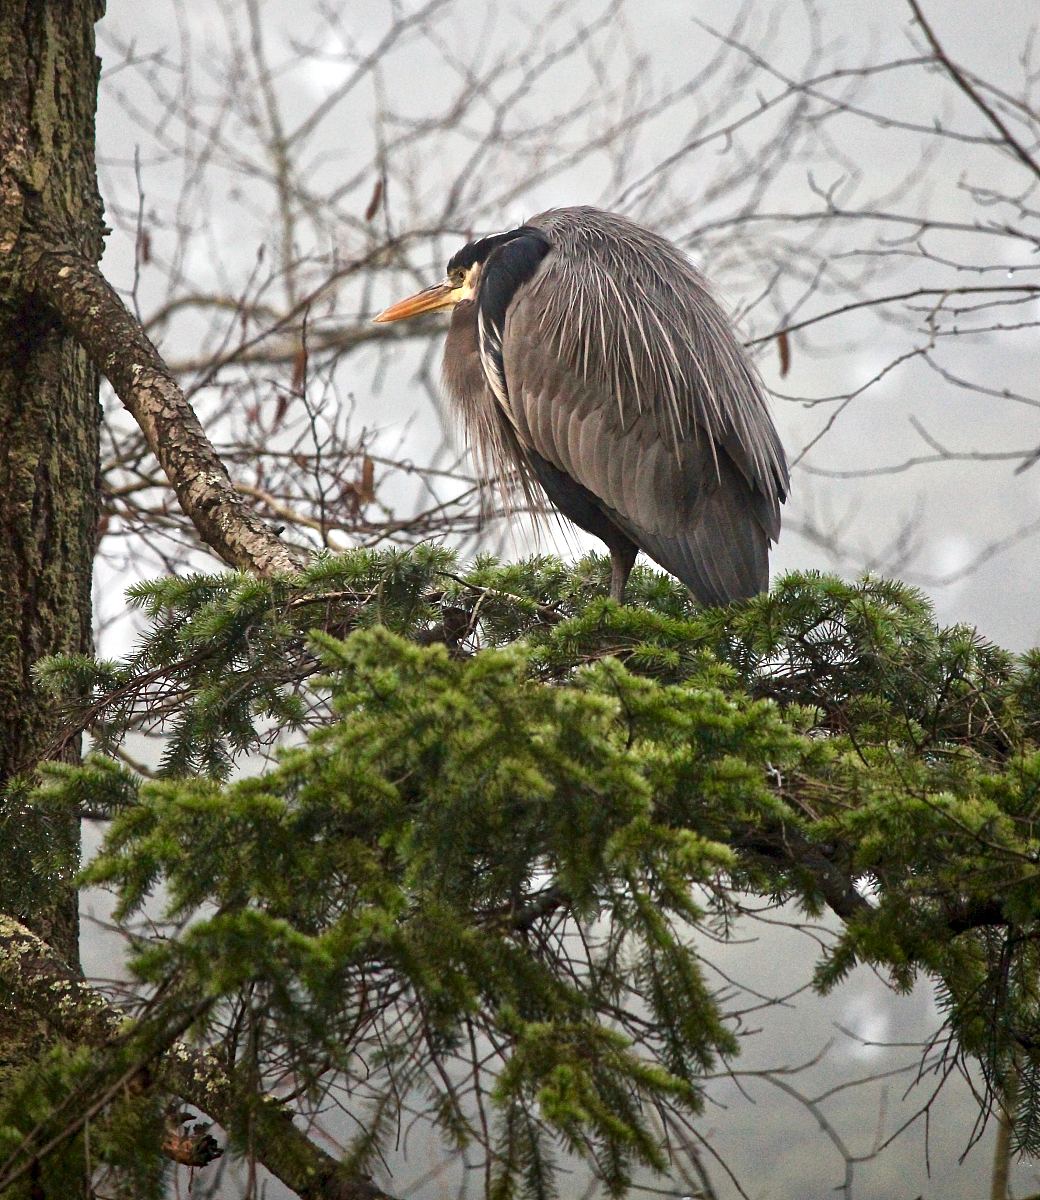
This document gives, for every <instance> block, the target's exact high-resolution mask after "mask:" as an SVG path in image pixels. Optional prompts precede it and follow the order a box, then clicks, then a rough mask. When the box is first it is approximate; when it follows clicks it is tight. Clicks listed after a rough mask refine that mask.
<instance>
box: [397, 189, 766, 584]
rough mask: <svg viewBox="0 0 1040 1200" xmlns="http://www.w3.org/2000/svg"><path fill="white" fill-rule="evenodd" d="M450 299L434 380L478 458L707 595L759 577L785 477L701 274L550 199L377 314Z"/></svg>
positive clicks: (625, 230) (589, 213)
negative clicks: (438, 375)
mask: <svg viewBox="0 0 1040 1200" xmlns="http://www.w3.org/2000/svg"><path fill="white" fill-rule="evenodd" d="M443 308H451V309H453V310H454V311H453V313H452V318H451V327H450V329H449V332H448V340H447V345H446V347H445V352H444V379H445V383H446V386H447V389H448V391H449V393H450V394H451V395H452V397H453V398H454V400H455V401H456V402H457V404H458V405H459V407H460V409H461V411H462V415H463V417H464V419H465V423H466V425H467V428H468V433H469V436H470V439H471V441H472V443H473V444H474V448H475V450H476V452H477V457H478V460H479V463H480V465H481V468H482V470H483V471H484V472H486V473H487V474H489V475H497V476H498V477H499V478H500V479H505V478H508V477H513V478H515V477H517V476H518V477H519V479H520V481H521V484H522V485H523V486H524V488H525V490H526V491H527V493H528V495H530V494H531V485H532V481H537V483H538V484H540V485H541V487H542V488H543V489H544V491H545V494H546V495H547V496H548V497H549V499H550V500H551V501H552V503H553V504H554V505H555V506H556V507H557V508H558V509H559V510H560V512H561V513H563V515H564V516H566V517H568V518H570V520H572V521H573V522H574V523H575V524H576V525H580V526H581V528H582V529H585V530H587V531H588V532H589V533H592V534H595V535H596V536H597V537H599V538H601V539H602V540H603V541H604V542H605V543H606V544H607V546H608V548H609V550H610V556H611V562H612V571H611V583H610V592H611V595H612V596H613V597H614V598H615V599H616V600H619V601H620V600H621V599H622V598H623V596H624V591H625V584H626V582H627V580H628V576H629V573H630V572H631V570H632V564H633V563H634V562H635V557H636V552H637V550H643V551H645V552H646V553H647V554H648V555H649V556H650V558H652V559H654V560H655V561H656V562H658V563H660V565H661V566H662V567H664V568H665V569H666V570H667V571H670V572H671V573H672V574H673V575H675V576H677V577H678V578H679V579H681V580H682V582H683V583H684V584H686V586H687V587H688V588H690V590H691V591H692V592H693V594H694V596H696V598H697V599H698V600H700V601H701V602H702V603H705V604H726V603H729V602H730V601H732V600H738V599H742V598H744V597H747V596H753V595H755V594H756V593H758V592H761V591H764V590H765V589H766V588H767V587H768V585H769V562H768V554H769V544H770V542H771V541H775V540H776V537H777V535H778V533H779V531H780V504H781V503H782V501H783V500H785V499H786V497H787V487H788V475H787V464H786V461H785V459H784V452H783V447H782V446H781V445H780V441H779V438H778V437H777V435H776V430H775V428H774V427H773V422H772V420H771V419H770V416H769V411H768V409H767V407H766V404H765V400H764V399H763V396H762V390H761V386H760V384H759V381H758V377H757V375H756V373H755V370H754V368H753V367H752V365H751V363H750V362H749V360H748V358H747V356H746V355H745V353H744V351H743V349H742V348H741V346H740V343H739V342H738V341H737V339H736V337H735V336H734V333H733V330H732V328H731V327H730V324H729V322H728V321H727V319H726V317H725V316H724V314H723V312H722V310H721V308H720V307H719V306H718V304H717V303H716V302H715V300H714V299H713V298H712V296H711V293H710V292H709V291H708V288H707V286H706V284H705V282H704V279H703V278H702V277H701V276H700V275H699V274H698V272H697V271H696V270H695V269H694V268H693V267H692V266H691V265H690V263H689V262H687V260H686V259H685V257H684V256H683V255H682V254H681V253H680V252H679V251H678V250H677V249H676V248H675V247H674V246H673V245H672V244H671V243H670V242H668V241H666V240H665V239H664V238H661V237H658V236H657V235H656V234H654V233H651V232H650V231H649V230H647V229H643V228H642V227H641V226H639V225H636V224H634V223H633V222H631V221H629V220H626V219H625V218H624V217H620V216H617V215H615V214H613V213H607V212H601V211H600V210H598V209H595V208H558V209H552V210H550V211H549V212H544V213H541V214H540V215H539V216H537V217H532V218H531V220H530V221H528V222H527V223H526V224H525V225H521V226H520V227H519V228H518V229H512V230H510V231H509V232H508V233H500V234H495V235H494V236H492V237H486V238H481V239H480V240H479V241H475V242H470V243H469V244H468V245H466V246H463V247H462V249H461V250H459V252H458V253H457V254H455V255H454V256H453V257H452V258H451V260H450V261H449V263H448V275H447V278H446V279H445V280H444V281H443V282H441V283H437V284H434V285H433V286H432V287H428V288H426V289H425V290H424V291H421V292H419V293H418V294H417V295H415V296H410V297H409V298H408V299H407V300H402V301H400V303H398V304H394V305H391V307H390V308H388V309H386V310H385V311H384V312H381V313H380V314H379V316H377V317H376V318H375V319H376V320H377V321H399V320H401V319H403V318H405V317H412V316H416V315H417V314H419V313H425V312H432V311H433V310H435V309H443Z"/></svg>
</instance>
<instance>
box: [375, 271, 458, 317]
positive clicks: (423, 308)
mask: <svg viewBox="0 0 1040 1200" xmlns="http://www.w3.org/2000/svg"><path fill="white" fill-rule="evenodd" d="M461 293H462V288H457V287H455V286H454V285H453V284H452V283H451V281H450V280H447V279H446V280H444V282H443V283H435V284H434V285H433V287H428V288H423V290H422V291H421V292H417V293H416V294H415V295H414V296H409V297H408V299H407V300H398V302H397V303H396V304H391V305H390V307H389V308H384V309H383V311H382V312H381V313H380V314H379V316H378V317H373V318H372V320H373V321H376V322H379V323H380V324H385V323H387V322H389V321H404V320H407V318H408V317H417V316H418V315H419V314H420V313H426V312H435V311H436V310H437V309H439V308H453V307H454V306H455V305H456V304H458V302H459V300H460V299H461V298H462V296H461Z"/></svg>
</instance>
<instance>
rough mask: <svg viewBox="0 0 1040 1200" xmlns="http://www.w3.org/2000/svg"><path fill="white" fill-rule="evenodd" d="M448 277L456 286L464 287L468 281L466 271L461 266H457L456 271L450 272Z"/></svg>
mask: <svg viewBox="0 0 1040 1200" xmlns="http://www.w3.org/2000/svg"><path fill="white" fill-rule="evenodd" d="M448 278H449V279H450V280H451V282H452V283H453V284H454V285H455V286H456V287H462V285H463V284H464V283H465V282H466V272H465V271H463V270H462V268H461V267H456V268H455V270H454V271H449V272H448Z"/></svg>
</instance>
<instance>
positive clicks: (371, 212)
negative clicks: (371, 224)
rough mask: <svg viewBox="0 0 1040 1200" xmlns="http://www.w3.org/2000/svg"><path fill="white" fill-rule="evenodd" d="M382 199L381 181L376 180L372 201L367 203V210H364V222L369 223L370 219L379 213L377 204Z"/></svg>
mask: <svg viewBox="0 0 1040 1200" xmlns="http://www.w3.org/2000/svg"><path fill="white" fill-rule="evenodd" d="M382 199H383V181H382V179H377V180H376V185H375V187H374V188H373V189H372V199H371V200H369V202H368V208H366V209H365V220H366V221H371V220H372V218H373V217H374V216H375V215H376V213H377V212H379V204H380V201H381V200H382Z"/></svg>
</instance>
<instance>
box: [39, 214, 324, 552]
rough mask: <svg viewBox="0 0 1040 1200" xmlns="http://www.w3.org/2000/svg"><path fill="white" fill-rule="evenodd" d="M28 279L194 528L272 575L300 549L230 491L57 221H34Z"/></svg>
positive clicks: (200, 436) (140, 342)
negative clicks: (117, 404) (125, 414)
mask: <svg viewBox="0 0 1040 1200" xmlns="http://www.w3.org/2000/svg"><path fill="white" fill-rule="evenodd" d="M27 249H28V251H29V254H30V256H31V264H30V269H29V270H28V271H27V273H26V279H27V280H28V281H29V282H30V285H31V286H32V287H33V289H34V290H35V292H36V293H37V295H39V296H40V297H41V298H42V299H43V300H44V301H45V302H46V303H47V305H48V306H49V307H50V308H51V309H53V310H54V312H55V313H56V314H57V315H58V317H60V319H61V321H62V322H63V323H64V325H65V326H66V327H67V328H68V329H69V330H70V331H71V332H72V333H73V335H74V336H75V337H76V339H77V340H78V341H79V342H80V344H81V345H82V346H83V348H84V349H85V350H86V352H87V354H88V355H89V356H90V357H91V359H93V361H94V362H95V363H96V364H97V366H98V367H99V369H100V370H101V371H102V372H103V373H104V374H105V376H106V377H107V378H108V380H109V382H110V383H111V384H112V387H113V388H114V389H115V392H116V394H117V395H118V396H119V398H120V400H122V402H123V403H124V404H125V405H126V407H127V409H128V410H129V411H130V413H131V414H132V415H133V417H134V419H135V420H136V421H137V423H138V425H140V427H141V431H142V432H143V434H144V436H145V439H146V440H147V442H148V446H149V449H150V450H151V451H152V453H153V454H154V455H155V457H156V458H157V459H158V460H159V463H160V465H161V466H162V468H163V470H164V471H165V472H166V475H167V478H168V479H169V481H170V483H171V484H172V485H173V489H174V491H175V492H176V493H177V499H178V500H179V501H180V505H181V508H182V509H183V510H184V512H185V513H186V514H187V515H188V517H189V518H190V519H191V521H192V523H193V524H194V526H195V528H196V530H197V531H198V534H199V537H200V538H201V539H202V540H203V541H204V542H205V543H206V545H207V546H209V547H210V548H211V549H212V550H214V551H215V552H216V553H217V554H219V555H220V557H221V558H222V559H224V561H225V562H228V563H230V564H231V565H232V566H233V567H238V568H239V569H240V570H243V571H253V572H255V573H256V574H258V575H270V574H272V573H273V572H276V571H291V570H294V569H295V568H297V567H298V566H299V562H300V556H299V555H298V553H297V552H296V551H294V550H293V549H292V548H290V547H289V546H288V545H287V544H286V543H285V542H283V541H282V540H281V539H280V538H279V537H278V535H277V534H276V533H275V532H274V530H273V529H271V528H270V526H268V525H267V524H266V522H264V521H263V520H262V519H261V518H260V517H258V516H257V515H256V513H254V512H253V511H252V509H251V508H250V507H249V505H248V504H247V503H246V501H245V500H244V499H243V497H242V496H240V495H239V494H238V492H236V491H235V488H234V485H233V484H232V482H231V478H230V476H229V475H228V472H227V468H226V467H225V466H224V464H223V462H222V461H221V460H220V457H219V455H218V454H217V452H216V451H215V450H214V449H213V446H212V444H211V443H210V440H209V438H208V437H207V436H206V433H205V431H204V430H203V428H202V425H201V424H200V423H199V419H198V417H197V416H196V415H195V411H194V409H193V408H192V407H191V405H190V404H189V403H188V401H187V399H186V398H185V396H184V393H183V392H182V391H181V389H180V387H179V385H178V384H177V381H176V380H175V379H174V377H173V375H172V374H171V373H170V371H169V370H168V368H167V366H166V364H165V363H164V362H163V360H162V357H161V356H160V354H159V352H158V351H157V350H156V348H155V347H154V346H153V345H152V343H151V342H150V341H149V340H148V338H147V337H146V335H145V333H144V331H143V330H142V329H141V327H140V325H139V324H138V322H137V321H136V319H135V318H134V317H133V316H132V315H131V313H130V312H129V311H128V310H127V308H126V305H124V304H123V302H122V300H120V298H119V296H118V295H117V294H116V293H115V291H114V290H113V288H112V287H111V286H110V285H109V283H108V282H107V281H106V280H105V278H104V277H103V276H102V274H101V272H100V271H98V269H97V268H96V267H95V266H94V265H93V264H92V263H91V262H89V261H88V260H87V259H86V257H84V256H83V255H82V254H79V253H78V252H77V251H76V250H75V249H73V248H70V247H69V246H68V243H67V240H62V239H61V236H60V234H59V233H58V232H57V231H53V230H51V229H44V230H41V229H40V228H39V227H37V228H36V230H35V232H34V233H33V234H31V235H30V237H29V240H28V244H27Z"/></svg>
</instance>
